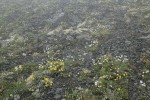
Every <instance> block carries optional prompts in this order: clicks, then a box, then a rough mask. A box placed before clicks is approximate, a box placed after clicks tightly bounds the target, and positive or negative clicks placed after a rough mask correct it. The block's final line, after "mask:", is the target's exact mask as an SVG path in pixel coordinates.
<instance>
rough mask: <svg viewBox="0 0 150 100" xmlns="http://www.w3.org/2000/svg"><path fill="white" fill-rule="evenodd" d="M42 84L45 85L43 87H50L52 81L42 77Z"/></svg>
mask: <svg viewBox="0 0 150 100" xmlns="http://www.w3.org/2000/svg"><path fill="white" fill-rule="evenodd" d="M44 84H45V87H48V86H52V85H53V81H52V80H51V79H49V78H47V77H44Z"/></svg>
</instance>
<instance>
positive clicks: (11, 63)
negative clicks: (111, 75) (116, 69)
mask: <svg viewBox="0 0 150 100" xmlns="http://www.w3.org/2000/svg"><path fill="white" fill-rule="evenodd" d="M149 5H150V2H149V1H146V0H141V1H138V0H137V1H134V0H133V1H132V0H129V1H124V0H120V1H115V0H105V1H104V0H94V1H93V2H90V1H85V0H76V1H75V0H74V1H73V0H64V1H61V0H55V1H53V0H43V1H41V0H33V1H29V0H26V1H24V0H14V1H13V0H12V1H9V0H8V2H7V1H6V0H1V3H0V8H1V10H0V13H1V14H0V71H1V78H0V79H1V80H2V82H1V83H2V85H0V86H1V88H0V94H1V95H0V96H1V98H2V100H5V99H6V100H7V98H8V99H11V98H17V99H14V100H19V99H21V100H30V99H35V100H38V99H39V100H41V99H42V100H49V99H51V100H53V99H54V100H61V99H63V98H66V99H64V100H77V97H75V96H74V97H73V96H72V95H77V96H79V94H82V93H84V92H81V93H80V91H81V90H82V89H83V91H84V89H89V90H90V91H92V95H93V94H94V93H97V92H95V91H94V90H92V89H91V87H93V88H96V87H95V86H94V85H95V81H96V80H97V79H98V77H99V76H98V75H99V74H100V75H101V73H102V72H101V67H102V66H105V65H99V67H98V68H99V69H98V70H95V69H94V68H95V67H93V66H95V64H96V65H97V63H98V59H99V58H101V57H103V56H104V57H105V55H111V56H112V57H114V58H119V59H123V61H122V60H121V62H124V60H125V61H126V60H127V61H128V63H130V65H128V66H129V68H128V69H131V72H132V73H130V77H129V78H128V79H127V80H128V84H127V85H128V89H125V91H126V93H127V92H128V95H123V96H122V97H120V98H116V99H115V98H113V99H112V98H111V96H110V97H109V96H108V97H106V96H104V95H102V97H101V94H98V95H99V97H98V99H102V98H103V99H104V100H127V99H129V100H148V99H149V98H150V95H149V94H150V93H149V92H150V89H149V66H150V64H149V63H148V62H149V61H148V60H146V61H145V60H144V61H143V60H141V59H142V57H147V58H146V59H149V56H150V55H149V53H150V51H149V50H150V49H149V48H150V29H149V28H150V25H149V19H150V14H149V13H150V9H149ZM110 58H111V57H110ZM48 61H51V63H52V64H53V63H54V62H55V61H57V63H58V65H57V66H59V63H61V61H63V63H64V66H65V68H64V69H63V70H61V71H60V70H58V69H57V71H58V72H57V71H56V70H54V69H51V71H50V72H47V70H48V69H46V68H47V67H46V66H49V64H48ZM110 62H111V60H110ZM110 62H108V64H109V63H110ZM20 65H21V66H23V70H21V74H19V73H17V74H16V73H14V72H13V70H14V69H15V68H16V66H20ZM50 65H51V64H50ZM106 65H107V64H106ZM34 66H35V68H34ZM37 66H38V67H39V68H43V69H37ZM41 66H44V67H41ZM60 66H61V64H60ZM110 66H113V65H110ZM116 66H122V65H119V64H117V65H116ZM126 66H127V65H126ZM106 67H107V66H106ZM21 68H22V67H21ZM26 68H29V69H26ZM32 68H33V69H32ZM96 69H97V67H96ZM24 70H25V72H23V71H24ZM99 70H100V72H99ZM143 71H146V75H145V77H146V78H145V77H144V78H143V76H142V75H143V74H142V73H144V72H143ZM5 72H6V73H9V72H10V73H11V72H12V73H13V74H10V75H5V74H4V73H5ZM106 72H107V71H106ZM32 74H33V75H34V76H35V78H37V80H39V82H37V83H36V82H35V83H32V85H33V86H35V87H36V89H35V87H34V89H35V90H34V91H28V89H27V90H26V88H25V90H22V91H23V92H21V91H20V89H18V90H17V89H16V91H17V93H15V92H14V93H11V92H10V93H8V92H7V89H8V90H10V91H12V90H11V89H10V88H9V87H8V86H5V85H3V84H4V83H5V82H6V83H7V82H8V81H9V80H12V79H13V78H16V76H17V77H18V75H20V77H23V78H22V79H23V80H27V79H28V78H30V76H31V75H32ZM3 75H4V76H3ZM7 77H10V78H8V79H7ZM20 77H19V81H20V80H21V78H20ZM42 77H44V79H45V81H46V78H47V77H48V78H49V79H52V80H53V83H54V84H53V86H50V88H45V87H44V86H43V85H42V82H41V80H42V79H43V78H42ZM45 77H46V78H45ZM5 78H6V79H5ZM127 80H122V81H127ZM33 81H34V80H33ZM45 81H44V82H45ZM15 82H18V80H17V81H14V84H16V83H15ZM48 82H50V81H48ZM48 82H47V83H48ZM141 82H144V84H145V85H146V87H144V89H143V88H142V89H141V87H140V84H141ZM6 83H5V84H6ZM23 83H25V82H24V81H22V80H21V84H23ZM45 84H46V83H45ZM110 84H111V83H110ZM118 84H120V83H118ZM142 84H143V83H142ZM13 86H14V85H13ZM25 86H26V85H25ZM25 86H24V85H23V87H25ZM116 86H117V85H116ZM3 87H4V89H3ZM27 87H30V86H29V85H28V82H27ZM125 87H126V86H125ZM5 88H6V89H5ZM96 89H99V88H96ZM100 89H101V88H100ZM123 89H124V88H123ZM14 90H15V89H14ZM29 90H30V89H29ZM72 90H75V91H78V92H79V94H78V92H77V93H74V92H73V93H74V94H73V93H72V92H70V93H72V94H67V93H68V92H66V91H72ZM3 91H4V93H3ZM18 91H19V92H18ZM101 91H104V90H101ZM106 91H107V88H106ZM21 93H22V94H21ZM107 93H108V94H109V92H108V91H107V92H106V94H107ZM4 94H6V95H4ZM7 94H8V95H7ZM10 94H12V95H13V96H10ZM88 94H90V93H88ZM102 94H103V93H102ZM16 95H17V96H18V95H19V97H16ZM65 95H67V96H68V97H66V96H65ZM70 95H71V96H72V97H73V98H71V97H69V96H70ZM95 95H96V94H94V96H95ZM39 96H40V97H39ZM117 96H118V95H117ZM117 96H116V97H117ZM124 96H128V97H126V98H125V97H124ZM25 97H27V99H25ZM79 97H80V96H79ZM81 97H82V96H81ZM114 97H115V96H114ZM93 98H95V99H86V98H84V95H83V99H82V98H80V99H79V100H84V99H85V100H98V99H96V98H97V95H96V97H93Z"/></svg>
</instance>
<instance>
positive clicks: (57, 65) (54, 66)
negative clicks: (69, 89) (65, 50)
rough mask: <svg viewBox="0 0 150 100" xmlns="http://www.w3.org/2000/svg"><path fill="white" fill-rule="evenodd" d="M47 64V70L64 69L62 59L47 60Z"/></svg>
mask: <svg viewBox="0 0 150 100" xmlns="http://www.w3.org/2000/svg"><path fill="white" fill-rule="evenodd" d="M47 65H48V66H49V67H48V68H49V70H52V71H59V72H60V71H63V70H64V62H63V61H51V62H50V61H48V62H47Z"/></svg>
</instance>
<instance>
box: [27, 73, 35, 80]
mask: <svg viewBox="0 0 150 100" xmlns="http://www.w3.org/2000/svg"><path fill="white" fill-rule="evenodd" d="M27 80H32V81H34V80H35V77H34V75H33V74H31V75H30V76H29V77H28V78H27Z"/></svg>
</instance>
